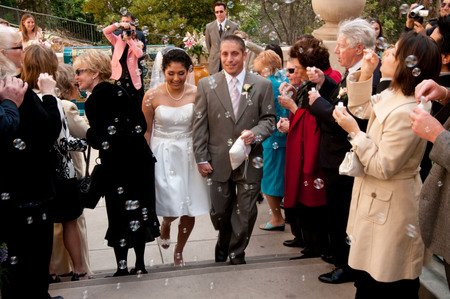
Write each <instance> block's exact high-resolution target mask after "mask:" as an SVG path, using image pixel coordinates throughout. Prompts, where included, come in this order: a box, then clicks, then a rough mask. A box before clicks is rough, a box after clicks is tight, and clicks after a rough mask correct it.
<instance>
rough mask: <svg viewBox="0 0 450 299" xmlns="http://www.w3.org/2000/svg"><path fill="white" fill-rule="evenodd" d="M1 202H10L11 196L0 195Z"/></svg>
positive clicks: (7, 194) (5, 193) (6, 194)
mask: <svg viewBox="0 0 450 299" xmlns="http://www.w3.org/2000/svg"><path fill="white" fill-rule="evenodd" d="M0 198H1V200H10V199H11V196H10V195H9V193H7V192H4V193H2V194H1V195H0Z"/></svg>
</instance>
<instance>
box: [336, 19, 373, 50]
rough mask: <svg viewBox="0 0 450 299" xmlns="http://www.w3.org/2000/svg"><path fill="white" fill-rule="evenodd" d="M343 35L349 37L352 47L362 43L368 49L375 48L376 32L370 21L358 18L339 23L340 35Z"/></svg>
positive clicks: (349, 43)
mask: <svg viewBox="0 0 450 299" xmlns="http://www.w3.org/2000/svg"><path fill="white" fill-rule="evenodd" d="M339 35H343V36H344V37H345V38H346V39H347V44H348V46H349V47H350V48H354V47H356V45H357V44H362V45H363V46H364V48H366V49H372V50H373V49H374V48H375V42H376V33H375V30H374V29H373V28H372V25H370V23H369V22H367V21H366V20H364V19H361V18H356V19H353V20H344V21H342V22H341V23H339V29H338V36H339Z"/></svg>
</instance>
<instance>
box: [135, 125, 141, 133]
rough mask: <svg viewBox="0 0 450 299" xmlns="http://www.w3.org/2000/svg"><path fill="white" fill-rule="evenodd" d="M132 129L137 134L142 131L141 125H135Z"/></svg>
mask: <svg viewBox="0 0 450 299" xmlns="http://www.w3.org/2000/svg"><path fill="white" fill-rule="evenodd" d="M134 131H135V132H136V133H138V134H139V133H141V132H142V127H141V126H139V125H137V126H136V127H134Z"/></svg>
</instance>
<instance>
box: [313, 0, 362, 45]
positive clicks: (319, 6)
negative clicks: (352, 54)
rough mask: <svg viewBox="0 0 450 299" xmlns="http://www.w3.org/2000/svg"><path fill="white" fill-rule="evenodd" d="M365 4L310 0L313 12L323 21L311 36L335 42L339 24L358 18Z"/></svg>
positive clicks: (357, 0) (352, 0)
mask: <svg viewBox="0 0 450 299" xmlns="http://www.w3.org/2000/svg"><path fill="white" fill-rule="evenodd" d="M365 4H366V0H312V7H313V10H314V12H315V13H316V15H320V17H321V18H322V20H323V21H325V25H323V26H322V27H320V28H319V29H316V30H314V32H313V35H314V36H315V37H316V38H318V39H321V40H323V41H326V40H333V41H335V40H336V38H337V36H336V35H337V29H338V25H339V22H340V21H342V20H345V19H351V18H356V17H359V16H360V15H361V12H362V11H363V10H364V5H365Z"/></svg>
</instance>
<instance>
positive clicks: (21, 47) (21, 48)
mask: <svg viewBox="0 0 450 299" xmlns="http://www.w3.org/2000/svg"><path fill="white" fill-rule="evenodd" d="M6 50H23V46H22V45H20V46H16V47H12V48H8V49H6Z"/></svg>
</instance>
